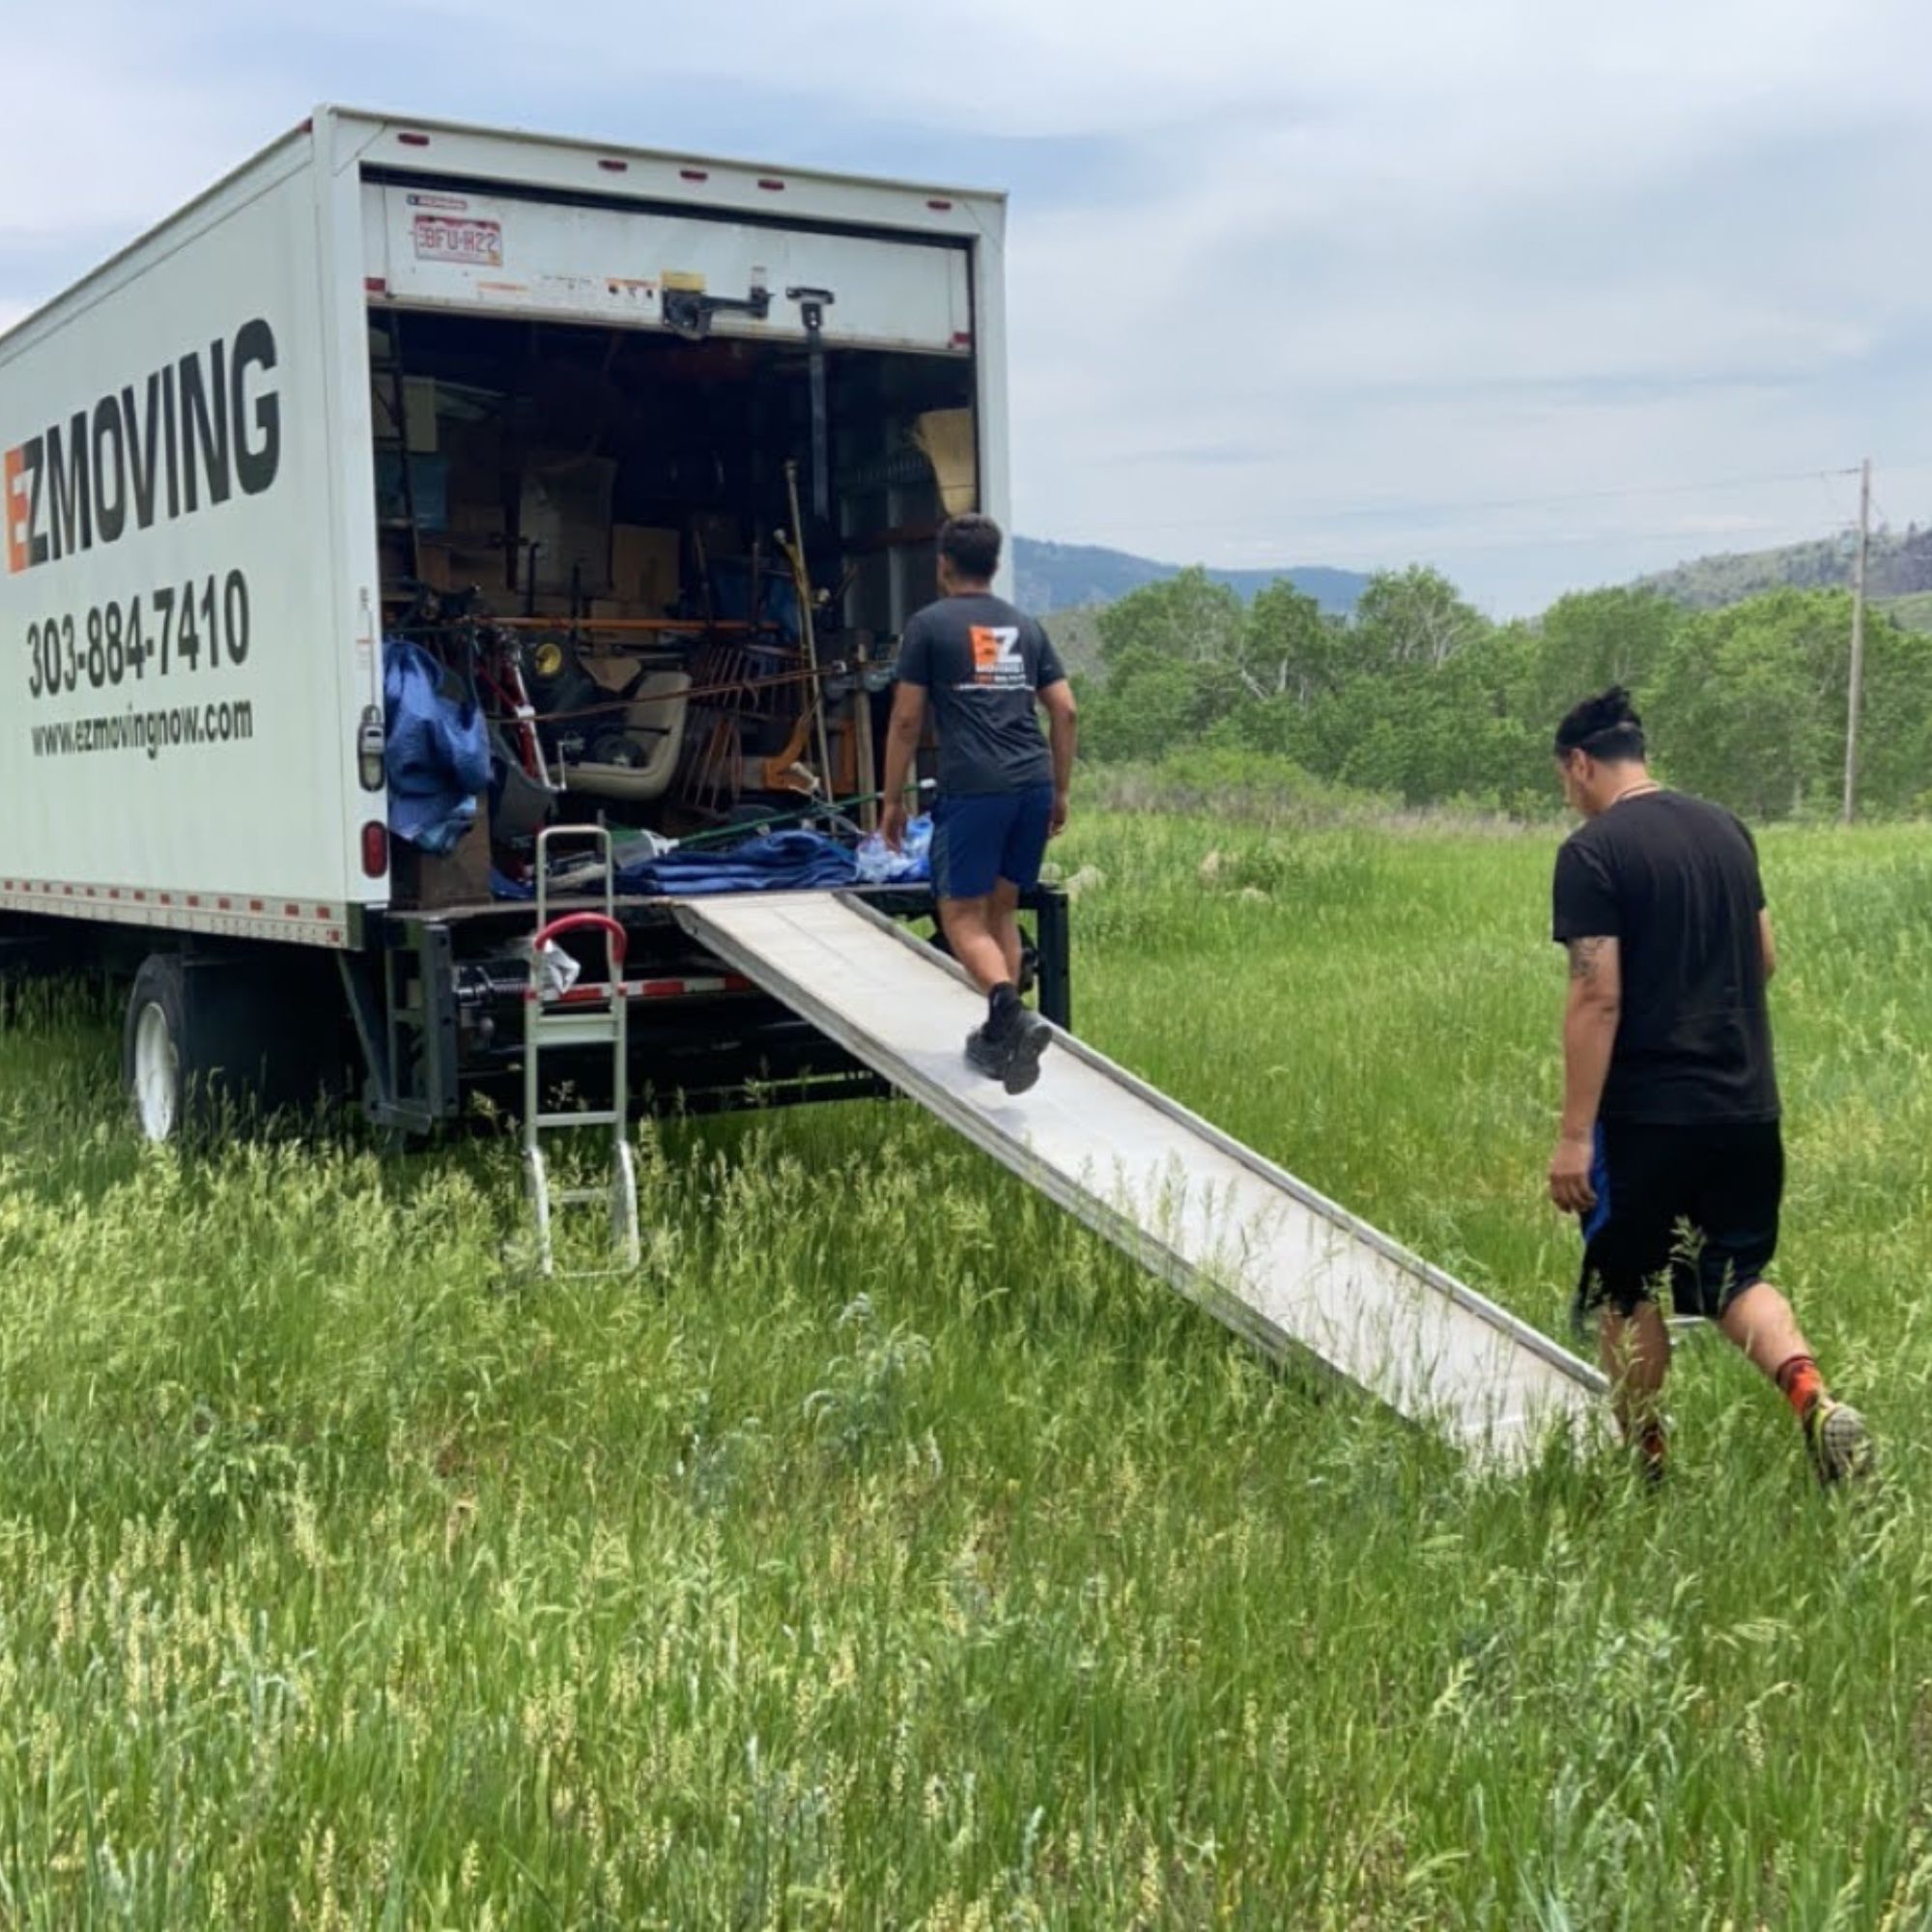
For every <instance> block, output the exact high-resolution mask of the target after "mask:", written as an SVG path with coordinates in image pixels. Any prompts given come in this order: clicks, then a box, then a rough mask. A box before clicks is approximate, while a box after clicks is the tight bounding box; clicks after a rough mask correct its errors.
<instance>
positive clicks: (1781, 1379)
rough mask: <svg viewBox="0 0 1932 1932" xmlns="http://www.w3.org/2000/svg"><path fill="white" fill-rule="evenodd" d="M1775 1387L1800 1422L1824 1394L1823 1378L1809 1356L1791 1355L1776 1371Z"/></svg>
mask: <svg viewBox="0 0 1932 1932" xmlns="http://www.w3.org/2000/svg"><path fill="white" fill-rule="evenodd" d="M1777 1385H1778V1387H1779V1388H1780V1389H1782V1390H1783V1391H1784V1399H1785V1401H1786V1402H1788V1403H1789V1404H1790V1405H1791V1406H1792V1407H1793V1408H1794V1409H1795V1410H1796V1411H1797V1412H1798V1419H1799V1421H1801V1422H1803V1421H1804V1418H1805V1417H1806V1416H1807V1415H1809V1414H1810V1413H1811V1405H1812V1404H1813V1403H1815V1402H1816V1401H1817V1400H1818V1398H1819V1397H1820V1396H1821V1395H1823V1394H1824V1393H1825V1378H1824V1377H1823V1376H1821V1375H1820V1374H1819V1373H1818V1364H1817V1363H1816V1362H1814V1361H1813V1360H1812V1359H1811V1357H1810V1356H1809V1355H1793V1356H1792V1357H1791V1358H1790V1359H1789V1360H1788V1361H1786V1362H1785V1363H1784V1364H1783V1365H1782V1366H1781V1367H1780V1368H1779V1369H1778V1371H1777Z"/></svg>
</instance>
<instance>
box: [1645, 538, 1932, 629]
mask: <svg viewBox="0 0 1932 1932" xmlns="http://www.w3.org/2000/svg"><path fill="white" fill-rule="evenodd" d="M1857 558H1858V547H1857V544H1856V541H1855V540H1854V539H1853V538H1851V537H1850V536H1841V537H1820V538H1818V539H1817V540H1815V541H1814V542H1811V543H1799V544H1786V545H1785V546H1784V547H1783V548H1782V549H1780V550H1755V551H1737V552H1733V553H1730V554H1725V555H1719V556H1700V557H1698V558H1696V559H1695V561H1693V562H1690V563H1680V564H1679V565H1678V566H1677V567H1676V568H1675V569H1674V570H1662V571H1659V572H1658V573H1657V574H1656V575H1655V576H1653V577H1645V578H1640V579H1639V580H1638V582H1637V587H1638V588H1639V589H1643V590H1655V591H1658V592H1659V593H1661V594H1662V596H1665V597H1667V598H1669V599H1670V600H1671V602H1672V603H1673V604H1683V605H1687V606H1689V607H1690V609H1691V610H1693V611H1714V610H1717V609H1719V607H1720V606H1722V605H1725V604H1735V603H1736V602H1737V601H1738V600H1739V599H1740V598H1742V597H1755V596H1756V595H1758V593H1759V592H1761V591H1765V590H1849V589H1850V588H1851V586H1852V574H1853V571H1854V569H1855V567H1856V564H1857ZM1865 590H1866V593H1867V594H1868V595H1869V596H1870V597H1871V599H1872V600H1873V602H1874V603H1879V604H1886V605H1891V604H1893V603H1894V602H1895V600H1898V599H1901V598H1917V597H1919V596H1921V595H1922V594H1923V593H1924V592H1926V591H1932V529H1920V528H1919V527H1918V526H1917V525H1916V524H1915V525H1912V526H1909V527H1908V528H1907V529H1906V531H1905V533H1904V535H1902V536H1900V535H1897V534H1895V533H1894V532H1892V531H1890V530H1880V531H1878V532H1877V533H1876V534H1875V535H1874V536H1873V538H1872V540H1871V554H1870V556H1869V557H1868V558H1867V560H1866V565H1865ZM1923 608H1924V607H1923V606H1922V605H1918V606H1913V605H1907V606H1905V607H1904V608H1903V609H1901V610H1900V611H1899V615H1900V618H1901V620H1902V621H1905V622H1908V623H1909V622H1911V621H1912V620H1913V617H1914V615H1916V614H1917V613H1918V611H1922V610H1923Z"/></svg>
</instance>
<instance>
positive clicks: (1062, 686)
mask: <svg viewBox="0 0 1932 1932" xmlns="http://www.w3.org/2000/svg"><path fill="white" fill-rule="evenodd" d="M1000 543H1001V538H1000V526H998V525H997V524H996V523H994V522H993V520H992V519H991V518H990V517H977V516H967V517H954V518H953V519H952V521H951V522H949V523H948V524H947V526H945V528H944V529H942V530H941V531H940V533H939V589H940V601H939V602H938V603H937V604H929V605H927V607H926V608H925V609H924V610H923V611H920V612H919V614H918V615H917V616H916V617H914V618H913V620H912V622H911V623H909V624H908V625H907V626H906V629H905V636H904V637H903V638H902V639H900V640H899V664H898V689H897V690H896V691H895V694H894V696H893V719H892V725H891V727H890V728H889V730H888V732H887V734H886V770H885V785H884V789H885V796H886V809H885V814H884V818H885V822H884V826H883V828H882V829H883V831H884V833H885V837H886V842H887V843H888V844H890V845H891V846H893V847H894V848H895V850H896V849H897V847H898V846H899V844H900V842H901V841H902V840H903V839H904V837H905V827H906V808H905V787H906V781H907V780H908V779H909V778H910V777H911V776H912V763H913V758H914V755H915V754H916V753H917V752H918V750H919V741H920V737H921V735H922V733H923V730H924V728H925V719H926V712H927V707H928V706H930V708H931V712H932V718H933V725H934V727H935V729H936V731H937V734H938V738H939V803H938V805H937V807H936V808H935V809H934V811H933V827H932V877H933V885H934V888H935V890H936V891H937V893H938V895H939V921H940V924H941V926H942V928H943V929H944V931H945V933H946V940H947V944H948V945H949V946H951V947H952V956H953V957H954V958H955V959H957V960H958V961H959V963H960V964H961V965H962V966H963V967H965V969H966V970H967V972H969V973H970V974H971V975H972V976H973V979H974V980H975V981H976V982H977V983H978V985H979V987H980V991H981V992H982V993H984V994H985V995H986V1002H987V1004H986V1022H985V1024H984V1025H983V1026H979V1027H975V1028H974V1029H973V1031H972V1033H970V1034H969V1035H968V1036H967V1038H966V1059H967V1063H968V1065H971V1066H972V1067H974V1068H975V1070H977V1071H978V1072H980V1073H983V1074H985V1075H986V1076H987V1077H988V1078H990V1079H994V1080H998V1081H1000V1082H1001V1083H1002V1084H1003V1085H1004V1086H1005V1087H1006V1090H1007V1092H1008V1093H1009V1094H1023V1093H1025V1092H1026V1091H1027V1089H1028V1088H1030V1087H1031V1086H1032V1085H1033V1084H1034V1082H1035V1081H1037V1079H1038V1078H1039V1060H1040V1055H1041V1054H1042V1053H1043V1052H1044V1051H1045V1050H1046V1044H1047V1041H1048V1040H1049V1039H1050V1038H1051V1037H1052V1036H1051V1034H1050V1032H1049V1030H1048V1028H1047V1025H1046V1022H1045V1021H1044V1020H1042V1019H1041V1018H1040V1017H1039V1016H1038V1014H1037V1013H1034V1012H1030V1011H1029V1010H1028V1009H1026V1008H1025V1007H1024V1006H1023V1005H1022V1004H1021V1003H1020V995H1019V979H1020V957H1021V953H1020V930H1019V923H1018V921H1017V919H1016V918H1015V917H1014V915H1015V914H1016V913H1017V911H1018V909H1019V898H1020V894H1021V893H1022V892H1025V891H1026V890H1028V889H1029V888H1030V887H1032V886H1035V885H1037V883H1038V881H1039V870H1040V862H1041V861H1042V860H1043V859H1044V857H1045V856H1046V841H1047V840H1048V839H1049V838H1053V837H1054V836H1055V835H1056V834H1058V833H1059V832H1060V830H1061V828H1062V827H1063V826H1064V825H1065V823H1066V791H1067V785H1068V783H1069V782H1070V781H1071V779H1072V775H1073V744H1074V731H1075V720H1074V709H1073V694H1072V691H1071V690H1070V689H1069V687H1068V685H1067V682H1066V673H1065V670H1063V669H1062V668H1061V665H1060V660H1059V658H1058V657H1057V656H1056V655H1055V654H1054V649H1053V646H1052V644H1051V643H1049V642H1048V641H1047V636H1046V633H1045V632H1044V631H1042V630H1041V629H1040V627H1039V626H1038V625H1037V623H1035V622H1034V620H1033V619H1032V618H1031V617H1028V616H1025V615H1023V614H1022V613H1021V612H1020V611H1015V610H1014V609H1013V607H1012V606H1011V605H1010V604H1009V603H1007V602H1006V601H1005V600H1004V599H1003V598H999V597H996V596H994V595H993V577H994V574H995V573H996V572H997V571H998V569H999V567H1000ZM1040 711H1044V712H1045V713H1046V720H1047V729H1048V733H1049V735H1050V737H1051V740H1052V743H1051V746H1050V747H1049V745H1048V742H1047V740H1046V739H1043V738H1042V737H1041V736H1040V734H1039V719H1038V716H1037V713H1038V712H1040Z"/></svg>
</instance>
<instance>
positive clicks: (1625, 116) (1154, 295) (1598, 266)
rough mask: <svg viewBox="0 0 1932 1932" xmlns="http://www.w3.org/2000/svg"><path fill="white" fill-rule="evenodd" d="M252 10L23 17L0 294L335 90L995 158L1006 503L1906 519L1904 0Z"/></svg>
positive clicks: (1445, 533)
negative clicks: (1009, 408) (1873, 483)
mask: <svg viewBox="0 0 1932 1932" xmlns="http://www.w3.org/2000/svg"><path fill="white" fill-rule="evenodd" d="M21 4H22V0H0V7H4V8H9V9H11V8H13V7H16V6H19V5H21ZM273 13H274V10H273V9H270V8H266V7H263V6H261V5H260V4H259V0H250V3H249V4H247V5H243V4H241V0H174V4H172V5H169V6H161V7H157V6H154V5H152V4H147V3H146V0H142V3H141V4H136V0H71V4H68V5H65V6H62V7H58V8H48V9H39V10H36V11H35V14H34V19H33V25H32V28H31V30H30V31H25V32H14V33H13V34H10V35H9V36H8V53H7V58H6V61H5V64H4V67H0V125H5V126H6V128H8V144H7V145H8V153H9V165H8V167H7V168H6V169H5V170H4V171H0V325H4V324H5V323H6V322H7V321H10V320H12V319H13V318H14V317H15V316H17V315H18V314H20V313H23V312H24V311H25V310H27V309H28V308H30V307H31V306H33V305H35V304H36V303H38V302H39V301H41V300H43V299H44V298H46V297H47V296H49V295H51V294H53V293H54V292H56V291H57V290H58V289H59V288H60V287H61V286H63V284H64V283H65V282H66V281H68V280H69V279H71V277H72V276H73V275H74V274H76V273H78V272H79V271H80V270H84V269H85V268H87V267H88V266H89V265H90V264H91V263H92V262H93V261H95V260H96V259H98V258H99V256H100V255H102V254H103V253H105V252H107V251H108V250H110V249H111V248H113V247H115V246H117V245H118V244H120V243H121V242H122V241H126V240H127V239H128V237H129V236H131V235H132V234H134V233H135V232H137V231H138V230H140V229H141V228H143V227H145V226H147V225H148V224H149V223H151V222H153V221H154V220H156V218H158V217H159V216H160V215H162V214H163V213H166V212H167V210H168V209H169V208H170V207H171V206H172V205H173V204H174V203H175V202H177V201H179V200H180V199H182V198H183V197H185V196H186V195H187V194H190V193H192V192H193V191H195V190H196V189H197V188H199V187H201V186H202V185H206V184H207V183H208V182H209V181H210V180H212V179H213V178H214V177H215V176H216V175H218V174H220V173H223V172H225V171H226V170H227V169H228V168H229V167H230V166H232V165H233V164H234V163H235V162H237V161H238V160H239V159H241V157H243V156H245V155H246V154H248V153H249V152H251V151H252V150H253V149H254V148H255V147H257V146H259V145H261V144H262V143H263V142H265V141H266V140H268V139H270V138H271V137H272V136H273V135H274V134H276V133H277V132H279V131H281V130H282V129H283V128H286V127H288V126H290V125H292V124H294V123H295V122H297V121H298V120H300V118H301V117H302V116H303V114H305V113H306V112H308V110H309V109H310V108H311V107H312V106H313V105H315V104H316V103H317V102H319V101H324V100H334V101H340V102H344V103H347V104H354V105H360V106H371V107H379V108H393V109H395V110H397V111H400V112H405V113H420V114H423V115H431V114H438V115H448V116H452V117H458V118H469V119H474V120H482V121H503V122H509V123H513V124H516V125H519V126H523V127H526V128H540V129H546V130H554V131H559V132H569V133H581V134H585V135H592V136H597V137H601V138H607V139H610V140H612V141H626V142H630V143H633V144H635V145H639V146H654V147H668V148H675V149H684V148H690V149H693V150H698V151H704V152H710V153H722V154H743V155H746V156H752V157H755V158H759V159H767V160H773V161H780V162H789V163H791V164H794V165H806V164H811V163H821V164H828V165H835V166H838V167H841V168H850V169H860V170H867V171H876V172H880V173H886V174H903V175H908V176H919V177H924V178H926V179H929V180H934V181H939V182H944V183H948V184H961V185H994V186H1004V187H1007V188H1009V189H1010V190H1011V192H1012V194H1013V197H1014V199H1013V243H1014V246H1013V253H1012V257H1011V261H1010V267H1009V298H1010V303H1011V309H1012V323H1013V327H1012V377H1013V438H1014V450H1015V471H1014V484H1015V497H1016V503H1015V510H1016V522H1017V523H1018V525H1019V526H1020V527H1021V528H1022V529H1024V530H1026V531H1028V532H1029V533H1031V534H1034V535H1037V536H1051V537H1059V538H1062V539H1065V540H1068V541H1086V542H1094V543H1104V544H1111V545H1115V546H1118V547H1120V548H1122V549H1129V550H1135V551H1139V552H1142V553H1144V554H1151V555H1155V556H1159V557H1163V558H1169V559H1175V560H1181V561H1186V560H1193V559H1204V560H1208V561H1212V562H1217V563H1226V564H1270V563H1289V562H1293V563H1335V564H1343V565H1349V566H1352V567H1358V568H1373V567H1376V566H1379V565H1384V564H1399V563H1403V562H1406V561H1408V560H1410V559H1412V558H1427V559H1430V560H1433V561H1435V562H1436V563H1439V564H1440V565H1441V566H1442V567H1443V568H1445V569H1446V570H1448V571H1449V572H1450V573H1451V575H1453V576H1454V577H1455V578H1456V579H1457V580H1458V581H1459V582H1462V583H1463V585H1464V586H1465V587H1466V588H1468V589H1469V590H1470V591H1471V592H1472V593H1473V594H1474V595H1475V596H1476V597H1477V598H1478V600H1479V601H1481V602H1483V603H1485V604H1486V605H1488V606H1489V607H1490V608H1492V609H1493V610H1496V611H1526V610H1530V609H1534V608H1536V607H1538V606H1540V605H1541V604H1543V603H1545V602H1547V601H1548V599H1549V598H1550V597H1552V596H1554V595H1555V594H1557V593H1559V592H1560V591H1562V590H1563V589H1565V588H1568V587H1573V586H1576V585H1580V584H1589V583H1596V582H1606V581H1615V580H1618V579H1621V578H1625V577H1628V576H1631V575H1633V574H1635V573H1637V572H1639V571H1642V570H1646V569H1651V568H1656V567H1660V566H1662V565H1663V564H1666V563H1669V562H1671V561H1674V560H1676V559H1677V558H1679V557H1682V556H1685V555H1691V554H1698V553H1700V552H1703V551H1708V550H1721V549H1731V548H1747V547H1755V546H1757V545H1760V544H1764V543H1772V542H1781V541H1786V540H1789V539H1791V538H1795V537H1800V536H1810V535H1816V534H1820V533H1822V532H1824V531H1827V530H1830V529H1833V528H1836V527H1838V526H1842V525H1843V524H1844V523H1845V522H1846V520H1847V519H1848V518H1849V517H1850V516H1851V515H1852V514H1853V513H1854V509H1855V505H1856V484H1855V483H1854V482H1853V481H1851V480H1850V479H1847V478H1846V477H1845V476H1843V475H1842V474H1841V473H1837V472H1842V471H1843V470H1844V469H1846V468H1847V467H1848V466H1851V465H1855V464H1856V463H1857V461H1858V460H1859V458H1860V457H1861V455H1864V454H1866V453H1869V454H1870V455H1871V456H1872V458H1873V459H1874V462H1875V464H1876V466H1877V472H1876V473H1877V494H1878V498H1879V501H1880V504H1881V506H1882V508H1883V510H1884V511H1885V512H1886V513H1887V514H1888V515H1889V517H1890V518H1891V519H1892V520H1893V521H1894V522H1897V523H1899V524H1903V523H1905V522H1907V521H1910V520H1913V519H1918V520H1920V521H1923V520H1925V519H1926V518H1928V517H1932V250H1928V248H1927V246H1926V241H1925V235H1926V228H1925V209H1926V206H1927V201H1928V183H1932V113H1928V112H1927V102H1928V99H1932V83H1928V80H1927V74H1928V71H1932V9H1928V8H1927V7H1925V6H1924V5H1923V4H1922V0H1616V4H1614V5H1605V4H1603V0H1587V4H1578V0H1455V4H1453V5H1451V4H1447V0H1350V4H1348V5H1338V4H1333V0H1329V4H1324V5H1322V6H1320V7H1316V6H1311V5H1307V4H1304V3H1303V0H1285V4H1284V0H1276V4H1275V5H1274V6H1273V7H1271V8H1270V7H1264V6H1263V5H1262V4H1260V0H1248V4H1245V5H1243V4H1237V0H1191V4H1187V5H1177V4H1175V0H1158V4H1153V3H1152V0H1105V4H1102V0H978V4H977V5H975V6H970V7H968V6H953V7H945V6H931V5H918V4H913V5H904V4H895V5H886V4H882V0H809V4H808V0H732V4H731V5H730V6H729V7H728V8H726V7H712V6H695V5H689V4H686V5H670V4H668V0H646V4H643V5H638V4H636V3H635V0H633V4H629V5H622V6H620V5H616V4H603V0H586V3H585V4H578V5H576V6H571V7H559V8H548V9H546V8H543V7H530V6H528V5H527V4H525V0H383V3H382V4H374V0H332V4H330V5H329V6H327V8H299V9H291V10H289V17H290V19H291V20H294V19H295V18H296V17H297V15H298V14H299V15H301V16H302V17H303V18H304V19H305V20H306V22H307V23H306V24H284V23H282V22H279V21H276V22H274V23H273V24H270V21H271V20H272V17H273ZM727 22H728V24H727Z"/></svg>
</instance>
